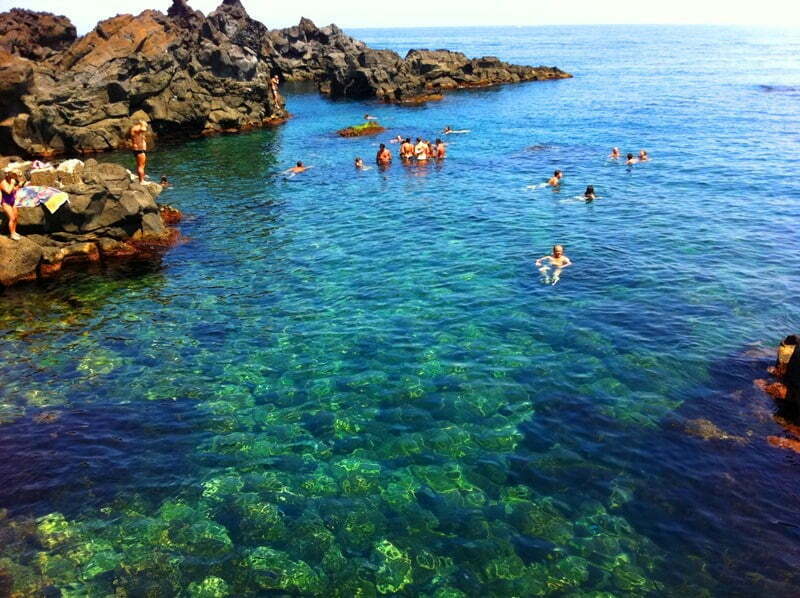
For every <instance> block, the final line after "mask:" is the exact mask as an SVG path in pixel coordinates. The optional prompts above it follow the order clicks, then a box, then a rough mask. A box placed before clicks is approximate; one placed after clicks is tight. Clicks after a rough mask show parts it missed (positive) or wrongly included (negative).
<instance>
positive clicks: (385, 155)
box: [375, 143, 392, 166]
mask: <svg viewBox="0 0 800 598" xmlns="http://www.w3.org/2000/svg"><path fill="white" fill-rule="evenodd" d="M375 161H376V162H377V163H378V164H379V165H380V166H388V165H389V164H391V163H392V152H390V151H389V149H388V148H387V147H386V144H385V143H381V145H380V148H378V153H377V154H375Z"/></svg>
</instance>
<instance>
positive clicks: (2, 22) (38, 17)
mask: <svg viewBox="0 0 800 598" xmlns="http://www.w3.org/2000/svg"><path fill="white" fill-rule="evenodd" d="M76 38H77V32H76V30H75V26H74V25H73V24H72V22H70V20H69V19H68V18H66V17H62V16H56V15H53V14H50V13H46V12H33V11H30V10H24V9H21V8H12V9H11V10H10V11H9V12H6V13H2V14H0V48H2V49H4V50H6V51H7V52H9V53H11V54H16V55H17V56H22V57H23V58H30V59H32V60H43V59H45V58H48V57H49V56H52V55H53V54H56V53H57V52H61V51H62V50H64V49H66V48H67V47H69V45H70V44H72V43H73V42H74V41H75V39H76Z"/></svg>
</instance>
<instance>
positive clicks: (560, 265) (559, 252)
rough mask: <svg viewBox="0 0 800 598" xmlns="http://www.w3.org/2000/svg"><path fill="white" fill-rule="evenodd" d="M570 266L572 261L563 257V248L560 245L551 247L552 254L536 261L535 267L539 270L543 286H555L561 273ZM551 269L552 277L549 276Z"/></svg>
mask: <svg viewBox="0 0 800 598" xmlns="http://www.w3.org/2000/svg"><path fill="white" fill-rule="evenodd" d="M544 262H547V263H546V264H545V263H544ZM571 265H572V261H571V260H570V259H569V258H568V257H567V256H566V255H564V247H563V246H561V245H553V253H551V254H550V255H543V256H542V257H540V258H539V259H538V260H536V267H537V268H539V272H540V273H541V275H542V281H543V282H544V283H545V284H556V283H557V282H558V281H559V280H561V271H562V270H563V269H564V268H567V267H569V266H571ZM551 268H552V269H553V273H552V276H551V275H550V269H551Z"/></svg>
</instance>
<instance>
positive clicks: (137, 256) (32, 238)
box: [0, 159, 180, 287]
mask: <svg viewBox="0 0 800 598" xmlns="http://www.w3.org/2000/svg"><path fill="white" fill-rule="evenodd" d="M33 166H34V165H33V164H32V163H31V162H21V161H17V162H12V163H10V164H8V165H7V166H6V168H7V169H9V170H13V171H15V172H18V173H20V174H21V175H22V176H23V177H25V178H26V180H29V181H30V182H31V183H32V184H35V185H39V186H52V187H55V188H58V189H60V190H61V191H64V192H65V193H67V194H68V196H69V201H68V202H66V203H64V204H63V205H61V206H60V207H59V208H58V209H56V210H55V211H54V212H52V213H51V212H50V211H48V210H47V209H46V208H45V207H44V206H43V205H38V206H36V207H20V208H18V210H19V222H18V230H19V232H20V233H22V235H23V236H22V238H21V239H20V240H19V241H13V240H11V239H10V238H8V237H7V236H5V235H2V236H0V287H7V286H11V285H14V284H17V283H20V282H26V281H36V280H42V279H46V278H52V277H54V276H56V275H57V274H58V273H59V272H61V270H62V269H63V268H66V267H74V266H81V265H86V264H98V263H99V264H108V263H111V262H112V261H120V260H153V259H158V258H159V257H160V255H161V254H162V253H163V252H164V251H165V250H166V249H167V248H169V247H171V246H173V245H174V244H175V243H176V242H177V240H178V238H179V234H178V231H177V229H175V228H173V225H174V224H176V223H177V222H178V221H179V220H180V212H178V211H177V210H175V209H174V208H171V207H168V206H160V205H159V204H158V203H156V198H158V196H159V195H160V193H161V191H162V188H161V185H159V184H156V183H150V182H145V183H144V184H139V183H138V182H137V179H136V178H135V177H134V176H133V175H132V174H131V173H130V171H128V170H127V169H126V168H124V167H122V166H119V165H117V164H109V163H98V162H97V161H96V160H94V159H90V160H87V161H86V162H85V163H84V162H81V161H80V160H68V161H67V162H64V163H62V164H61V165H59V166H58V167H55V166H49V167H45V168H33ZM3 220H5V218H3ZM5 224H6V223H5V222H3V226H5Z"/></svg>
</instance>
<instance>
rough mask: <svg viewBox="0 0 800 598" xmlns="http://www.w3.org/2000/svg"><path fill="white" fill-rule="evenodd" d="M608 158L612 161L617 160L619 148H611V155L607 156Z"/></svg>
mask: <svg viewBox="0 0 800 598" xmlns="http://www.w3.org/2000/svg"><path fill="white" fill-rule="evenodd" d="M608 157H609V158H611V159H612V160H619V148H618V147H612V148H611V153H610V154H609V155H608Z"/></svg>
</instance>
